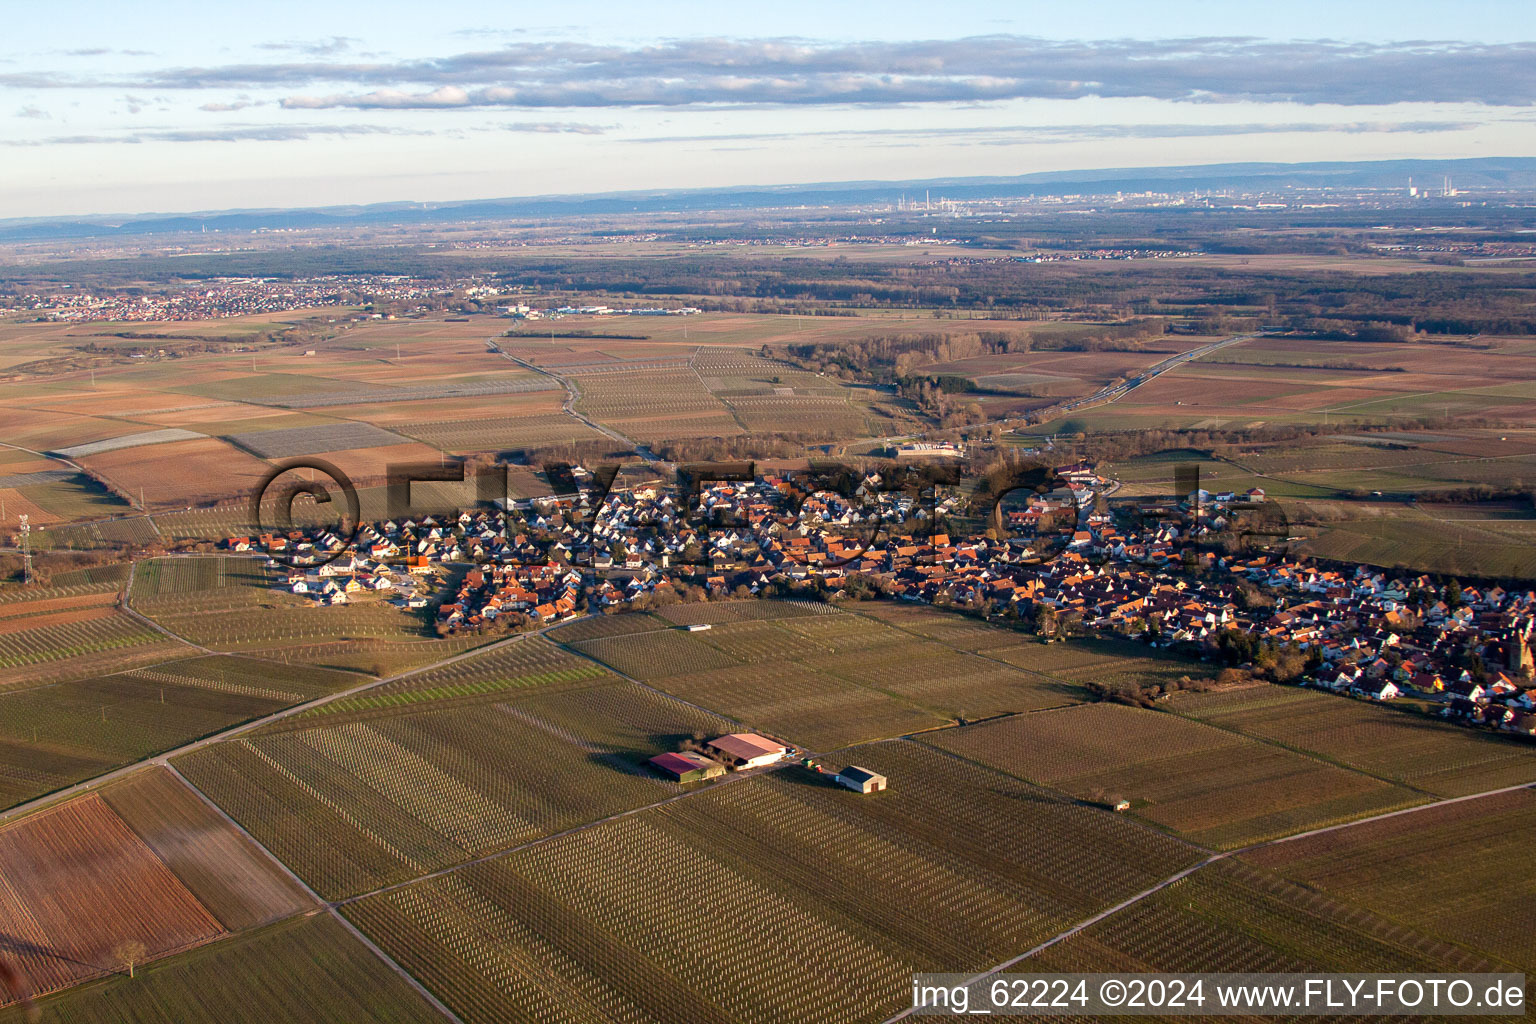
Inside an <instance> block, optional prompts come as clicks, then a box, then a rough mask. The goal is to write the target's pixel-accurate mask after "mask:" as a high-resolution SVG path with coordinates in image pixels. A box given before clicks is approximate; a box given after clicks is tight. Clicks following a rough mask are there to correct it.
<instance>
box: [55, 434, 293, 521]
mask: <svg viewBox="0 0 1536 1024" xmlns="http://www.w3.org/2000/svg"><path fill="white" fill-rule="evenodd" d="M80 464H81V465H82V466H85V467H87V468H88V469H90V470H92V471H93V472H96V473H100V474H101V475H102V476H103V477H105V478H106V479H108V480H110V481H112V483H114V484H115V485H117V486H118V487H120V488H122V489H123V490H124V491H126V492H128V493H129V494H131V495H133V496H134V498H135V499H137V498H138V496H139V494H140V492H141V491H142V493H143V496H144V501H145V502H147V503H148V504H149V505H150V506H151V507H154V506H172V505H176V506H179V505H190V504H193V503H194V502H196V501H203V500H208V499H212V498H220V497H224V496H227V495H231V494H245V493H248V492H249V491H250V489H251V488H252V487H254V486H255V485H256V484H257V483H258V482H259V481H260V480H261V477H262V475H263V474H265V473H266V471H267V468H268V467H267V465H266V464H265V463H263V462H261V461H259V460H257V459H254V458H252V457H251V456H249V455H247V454H245V453H244V452H242V451H240V450H238V449H236V448H234V447H232V446H230V445H229V444H226V443H225V442H223V441H220V440H217V439H215V438H208V439H206V440H201V441H173V442H171V443H169V444H157V445H147V446H145V447H143V448H123V449H120V450H118V451H115V452H104V453H102V454H101V455H91V456H87V457H85V458H83V459H81V460H80Z"/></svg>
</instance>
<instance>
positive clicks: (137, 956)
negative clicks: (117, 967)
mask: <svg viewBox="0 0 1536 1024" xmlns="http://www.w3.org/2000/svg"><path fill="white" fill-rule="evenodd" d="M147 952H148V951H147V950H146V949H145V948H144V943H142V942H138V941H135V940H133V939H129V940H127V941H125V942H119V943H118V944H117V945H116V946H113V947H112V957H113V959H115V960H116V961H117V962H118V963H120V964H122V965H123V969H124V970H126V971H127V972H128V977H130V978H131V977H133V969H134V967H135V966H137V965H138V964H139V963H141V962H143V960H144V956H145V954H146V953H147Z"/></svg>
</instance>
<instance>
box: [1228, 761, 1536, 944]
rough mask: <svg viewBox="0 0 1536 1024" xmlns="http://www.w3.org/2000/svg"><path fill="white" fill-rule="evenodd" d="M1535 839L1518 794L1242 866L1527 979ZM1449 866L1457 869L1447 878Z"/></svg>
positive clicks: (1257, 857)
mask: <svg viewBox="0 0 1536 1024" xmlns="http://www.w3.org/2000/svg"><path fill="white" fill-rule="evenodd" d="M1533 830H1536V793H1532V792H1530V791H1528V790H1521V791H1518V792H1514V793H1508V794H1504V795H1502V796H1496V797H1489V798H1487V799H1484V800H1474V801H1470V802H1468V803H1460V804H1453V805H1449V806H1441V807H1433V808H1429V809H1427V810H1423V811H1419V812H1418V813H1415V814H1411V815H1404V816H1401V817H1397V818H1388V819H1386V820H1384V821H1375V822H1368V823H1366V824H1363V825H1360V826H1357V827H1355V828H1351V829H1344V830H1342V831H1339V832H1331V833H1328V834H1327V835H1322V836H1314V837H1311V838H1308V839H1300V840H1297V841H1295V842H1291V843H1282V844H1280V845H1277V846H1270V847H1265V848H1264V849H1260V850H1254V851H1252V852H1251V853H1247V854H1244V855H1243V859H1244V860H1245V861H1248V862H1249V863H1252V864H1255V865H1258V866H1260V867H1263V868H1267V869H1269V870H1271V871H1274V872H1277V873H1278V874H1282V875H1284V876H1286V877H1287V878H1290V879H1292V880H1294V881H1296V882H1298V883H1300V884H1301V885H1304V886H1306V887H1307V888H1308V889H1310V890H1314V891H1316V892H1321V893H1325V894H1327V895H1328V896H1331V897H1333V898H1335V899H1338V900H1342V901H1345V902H1348V903H1351V904H1354V905H1357V906H1361V907H1365V908H1367V909H1368V910H1371V911H1373V912H1374V913H1377V914H1380V915H1381V916H1382V917H1386V918H1391V919H1393V920H1396V921H1412V922H1413V924H1414V926H1415V927H1416V928H1419V929H1421V930H1423V931H1426V932H1429V933H1430V934H1432V935H1434V936H1436V937H1437V938H1440V939H1443V940H1444V941H1447V942H1452V943H1455V944H1457V945H1460V946H1464V947H1467V948H1469V949H1476V950H1481V951H1482V952H1483V953H1485V954H1486V955H1487V956H1488V957H1489V958H1491V959H1494V960H1502V961H1504V962H1505V963H1508V964H1509V965H1511V966H1512V967H1513V968H1514V969H1515V970H1520V971H1525V972H1526V973H1530V972H1531V971H1533V970H1536V929H1533V928H1532V927H1531V895H1530V894H1531V891H1532V883H1531V879H1532V878H1533V877H1536V851H1533V850H1532V847H1531V843H1530V836H1531V835H1533V834H1536V831H1533ZM1451 864H1454V865H1455V870H1452V871H1447V870H1446V867H1447V865H1451Z"/></svg>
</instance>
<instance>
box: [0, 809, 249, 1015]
mask: <svg viewBox="0 0 1536 1024" xmlns="http://www.w3.org/2000/svg"><path fill="white" fill-rule="evenodd" d="M0 883H3V884H0V935H4V936H6V937H7V939H12V938H15V939H19V940H20V941H18V942H8V943H7V945H8V948H7V950H6V954H7V959H9V960H10V961H11V962H12V963H13V964H15V966H16V968H17V970H19V971H20V972H21V973H22V975H23V976H24V977H25V978H27V979H28V980H29V982H30V984H31V986H32V989H33V991H34V992H37V993H44V992H51V991H54V990H55V989H60V988H64V987H65V986H68V985H72V984H75V983H76V982H79V981H83V980H85V979H86V978H92V977H96V976H98V975H101V974H104V973H106V972H108V971H112V970H116V969H117V967H118V964H117V963H116V962H114V960H113V955H112V950H113V948H114V947H115V946H117V945H118V944H119V943H121V942H125V941H132V942H140V943H143V945H144V948H145V951H146V953H147V955H149V956H160V955H163V954H165V953H170V952H174V951H176V950H179V949H185V948H187V947H189V946H194V945H197V944H198V943H202V942H207V941H208V940H209V939H212V938H214V937H215V936H217V935H219V934H221V933H222V932H223V928H222V927H221V926H220V924H219V922H218V921H217V920H215V919H214V917H213V916H212V915H210V914H209V913H208V911H207V910H206V909H204V907H203V906H202V904H200V903H199V902H198V901H197V899H196V897H194V896H193V895H192V893H191V892H189V891H188V890H187V887H186V886H185V885H183V884H182V883H181V881H180V880H179V879H177V877H176V876H175V875H174V874H172V873H171V871H170V869H169V868H167V867H166V866H165V864H164V863H163V862H161V860H160V859H159V858H158V857H156V856H155V855H154V853H153V852H152V851H151V850H150V848H149V847H147V846H146V845H144V843H143V841H142V840H140V839H139V837H138V836H136V835H134V834H133V832H132V831H131V830H130V829H129V828H128V826H127V825H126V824H124V822H123V820H122V819H121V818H120V817H118V816H117V815H116V814H115V813H114V812H113V811H112V809H111V808H110V807H108V806H107V805H106V804H105V803H104V802H102V800H101V798H100V797H98V796H95V795H91V796H86V797H82V798H80V799H78V800H74V801H71V802H70V803H67V804H64V805H62V806H60V807H55V808H52V809H50V810H47V811H43V812H41V813H38V814H34V815H32V816H31V817H28V818H23V819H22V820H21V821H19V822H17V823H16V824H14V825H8V826H6V827H5V828H4V829H0ZM43 894H46V898H39V897H40V896H42V895H43ZM8 1000H9V993H8V992H7V991H0V1005H3V1004H4V1002H6V1001H8Z"/></svg>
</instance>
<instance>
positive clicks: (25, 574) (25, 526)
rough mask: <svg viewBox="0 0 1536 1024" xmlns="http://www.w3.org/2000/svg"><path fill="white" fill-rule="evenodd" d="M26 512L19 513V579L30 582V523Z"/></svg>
mask: <svg viewBox="0 0 1536 1024" xmlns="http://www.w3.org/2000/svg"><path fill="white" fill-rule="evenodd" d="M29 518H30V517H29V516H28V515H27V514H26V513H22V515H21V581H22V582H23V583H31V582H32V524H31V523H30V522H29V521H28V520H29Z"/></svg>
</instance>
